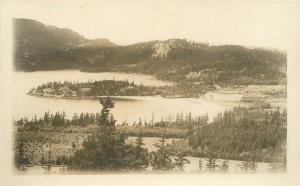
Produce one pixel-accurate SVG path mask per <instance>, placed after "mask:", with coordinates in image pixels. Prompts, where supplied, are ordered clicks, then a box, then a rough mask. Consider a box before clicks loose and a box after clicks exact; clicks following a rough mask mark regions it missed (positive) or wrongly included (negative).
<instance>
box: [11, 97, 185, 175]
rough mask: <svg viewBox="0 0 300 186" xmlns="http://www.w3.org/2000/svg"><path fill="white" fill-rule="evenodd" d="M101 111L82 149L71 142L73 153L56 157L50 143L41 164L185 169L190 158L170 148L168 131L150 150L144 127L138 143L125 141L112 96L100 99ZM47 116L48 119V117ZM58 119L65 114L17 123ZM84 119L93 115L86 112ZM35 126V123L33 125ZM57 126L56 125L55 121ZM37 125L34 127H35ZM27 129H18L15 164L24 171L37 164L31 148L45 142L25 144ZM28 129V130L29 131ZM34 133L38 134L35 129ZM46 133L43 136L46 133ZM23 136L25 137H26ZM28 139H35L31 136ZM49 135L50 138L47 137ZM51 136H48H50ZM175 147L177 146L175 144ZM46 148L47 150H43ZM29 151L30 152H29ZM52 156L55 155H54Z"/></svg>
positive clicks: (108, 168) (79, 167)
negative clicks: (146, 146) (112, 113)
mask: <svg viewBox="0 0 300 186" xmlns="http://www.w3.org/2000/svg"><path fill="white" fill-rule="evenodd" d="M101 104H102V110H101V112H100V114H98V115H97V116H96V117H95V118H97V121H96V126H97V127H96V128H94V130H93V131H92V133H91V134H90V135H87V136H85V137H84V140H83V142H82V144H81V145H80V146H81V148H79V147H78V146H77V145H76V143H74V142H73V143H72V148H73V149H72V150H71V151H72V153H71V154H69V155H67V156H66V155H56V157H55V159H53V156H54V155H53V151H52V149H51V145H54V143H53V142H52V143H49V142H48V143H49V144H48V145H47V147H48V156H47V157H45V156H44V155H43V156H42V157H40V159H39V164H42V165H43V164H44V165H45V164H46V165H47V166H48V169H49V170H50V167H51V166H53V165H66V166H68V169H69V170H73V171H77V170H79V171H81V170H94V171H128V170H133V171H139V170H144V169H145V168H147V167H148V166H149V165H151V166H152V167H156V168H155V170H162V171H164V170H173V169H182V168H183V165H184V164H185V163H188V161H187V160H186V159H185V158H184V156H185V155H184V154H182V153H181V154H178V153H176V152H175V151H174V150H171V149H170V147H171V146H169V145H167V144H165V138H166V135H165V132H164V133H163V135H162V140H161V141H162V143H161V144H160V145H159V146H158V148H159V149H158V151H157V152H155V153H149V152H148V150H147V149H146V148H144V147H143V145H144V143H143V136H142V133H141V130H140V132H139V135H138V138H137V139H136V141H135V143H126V139H127V135H126V133H124V132H123V131H119V130H117V127H116V124H115V123H116V120H114V119H113V117H112V115H111V114H110V109H111V108H113V107H114V104H113V103H112V101H111V100H110V99H109V98H105V99H101ZM45 118H47V119H45ZM54 118H56V119H57V118H59V119H58V120H54V121H64V122H59V123H61V124H62V125H64V124H66V123H67V122H65V121H66V120H65V119H64V114H59V113H56V114H55V115H50V116H48V114H47V113H46V114H45V117H44V119H41V118H40V119H36V117H35V118H34V119H33V120H32V121H27V119H23V120H19V121H17V124H18V125H19V126H20V125H25V128H26V125H27V124H28V123H32V122H33V123H34V124H38V122H39V121H40V122H41V121H45V120H46V121H49V122H48V124H50V125H53V119H54ZM85 118H90V116H88V115H86V117H85ZM30 125H32V124H30ZM54 126H57V125H56V124H55V125H54ZM35 129H36V128H34V130H35ZM24 132H26V131H20V130H19V131H18V134H17V138H16V153H15V163H16V166H17V167H18V168H19V169H20V170H22V168H23V166H26V165H33V164H34V162H33V161H34V159H35V155H34V151H35V150H33V151H32V154H33V155H31V159H29V158H28V157H29V155H28V152H27V153H26V151H28V150H29V149H31V150H32V149H33V148H35V149H39V151H43V145H41V144H40V141H38V139H37V138H35V139H31V141H35V143H30V144H29V145H25V142H24V141H25V140H28V139H24V138H22V136H21V135H22V134H23V133H24ZM27 132H28V131H27ZM34 134H35V135H37V134H38V133H36V132H34ZM43 136H44V135H43ZM23 137H24V136H23ZM28 137H29V138H34V137H33V136H32V135H29V136H28ZM47 138H48V137H47ZM50 138H51V137H49V139H50ZM173 149H174V147H173ZM44 150H45V149H44ZM29 154H30V153H29ZM51 157H52V158H51Z"/></svg>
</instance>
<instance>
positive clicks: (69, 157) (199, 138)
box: [15, 99, 286, 171]
mask: <svg viewBox="0 0 300 186" xmlns="http://www.w3.org/2000/svg"><path fill="white" fill-rule="evenodd" d="M108 100H109V99H108ZM102 104H103V108H102V111H101V113H96V114H89V113H86V114H84V113H81V114H79V115H77V114H75V115H74V116H73V118H72V119H66V117H65V114H64V113H55V114H50V113H48V112H47V113H45V115H44V116H43V117H41V118H37V117H34V118H33V119H31V120H28V119H26V118H22V119H20V120H18V121H15V126H16V129H17V130H16V153H15V160H16V161H15V162H16V164H17V167H19V168H21V167H23V166H26V165H45V166H52V165H67V166H68V167H69V169H72V170H101V171H104V170H112V171H125V170H143V169H145V168H147V167H149V165H151V167H152V168H153V169H154V170H171V169H182V167H183V165H184V164H185V163H188V161H187V159H186V158H185V157H186V156H194V157H205V158H207V163H206V164H205V167H206V168H207V169H208V170H211V171H214V170H215V168H216V167H219V168H220V167H223V163H222V165H218V166H217V165H216V159H225V160H229V159H234V160H241V161H244V163H243V165H242V167H243V168H244V169H245V170H248V169H249V170H250V169H251V170H255V164H256V162H258V161H263V162H269V163H270V164H271V165H272V166H273V167H275V168H278V167H281V168H284V167H285V165H286V111H285V110H284V111H279V109H276V110H249V109H247V108H241V107H238V108H235V109H233V110H230V111H225V112H224V113H223V114H222V113H220V114H219V115H217V116H216V117H215V118H214V120H213V121H212V122H209V121H208V117H207V115H204V116H199V117H192V116H191V115H190V114H189V115H186V116H185V117H183V116H182V115H177V117H176V119H175V120H174V121H172V120H166V121H159V122H153V121H148V122H147V121H145V122H144V123H142V122H138V123H135V125H132V126H129V125H128V124H127V123H123V124H121V125H115V120H114V119H113V117H112V115H110V114H109V109H110V108H111V107H112V106H113V103H112V102H111V101H110V100H109V101H107V100H106V103H105V102H102ZM105 105H106V106H105ZM128 136H136V137H137V138H136V140H135V142H134V143H132V142H129V141H128V140H127V137H128ZM143 137H160V138H161V140H160V143H159V144H157V150H156V151H153V152H150V151H149V150H147V147H145V146H144V145H143ZM166 138H172V139H174V138H181V140H176V141H174V142H173V143H172V144H170V143H166ZM137 152H138V153H137ZM112 154H113V155H112ZM97 157H99V158H100V159H99V158H97ZM124 158H125V159H124ZM104 160H106V161H104ZM112 162H114V163H112ZM226 164H228V162H227V163H226V161H225V162H224V167H223V168H224V169H225V168H226ZM203 166H204V165H202V164H201V167H203ZM199 168H200V163H199ZM281 168H280V169H281Z"/></svg>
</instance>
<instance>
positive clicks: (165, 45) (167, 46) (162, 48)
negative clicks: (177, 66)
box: [152, 39, 190, 59]
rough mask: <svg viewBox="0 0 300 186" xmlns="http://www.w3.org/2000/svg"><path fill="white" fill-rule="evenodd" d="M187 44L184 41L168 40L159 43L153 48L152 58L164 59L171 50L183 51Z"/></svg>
mask: <svg viewBox="0 0 300 186" xmlns="http://www.w3.org/2000/svg"><path fill="white" fill-rule="evenodd" d="M189 44H190V43H189V42H188V41H186V40H185V39H169V40H166V41H159V42H158V43H156V44H155V45H154V46H153V49H154V52H153V54H152V57H153V58H160V59H166V58H167V57H168V56H169V54H170V52H171V51H172V50H173V49H175V48H176V49H180V48H182V49H184V48H186V47H188V46H189Z"/></svg>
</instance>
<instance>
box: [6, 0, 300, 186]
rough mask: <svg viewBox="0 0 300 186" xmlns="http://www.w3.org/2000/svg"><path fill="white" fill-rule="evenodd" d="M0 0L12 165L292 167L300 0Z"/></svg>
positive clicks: (239, 171)
mask: <svg viewBox="0 0 300 186" xmlns="http://www.w3.org/2000/svg"><path fill="white" fill-rule="evenodd" d="M2 5H3V6H2V7H7V11H6V12H8V13H7V14H4V13H3V15H6V17H5V18H6V19H1V22H2V21H3V20H8V21H7V22H5V23H4V21H3V22H2V24H3V25H5V28H6V29H7V30H9V34H8V35H5V36H4V35H3V37H1V38H4V37H5V38H6V39H7V40H5V44H3V47H1V54H2V53H3V54H4V53H6V54H7V55H6V56H10V57H11V58H10V60H6V58H4V57H3V58H1V63H2V62H3V64H4V62H5V63H6V65H3V64H2V66H1V70H2V71H6V72H5V73H3V75H5V74H6V75H9V78H7V80H9V81H7V82H4V81H3V87H4V86H5V85H8V84H9V88H8V89H7V90H9V93H8V95H7V98H8V97H9V99H7V102H5V101H4V102H3V105H5V104H6V103H8V102H9V103H10V107H7V108H10V109H4V107H3V113H4V112H7V113H9V114H5V116H6V117H7V118H8V120H9V121H10V123H4V122H3V123H2V124H3V125H8V126H9V128H10V130H9V131H10V132H5V133H6V135H7V136H10V137H9V139H10V140H9V143H7V144H5V145H6V146H8V148H9V149H10V150H11V153H9V154H10V156H9V160H10V161H9V163H10V164H9V165H10V167H11V168H10V169H9V170H10V171H9V174H12V176H17V177H15V179H18V177H19V176H22V177H25V178H26V177H32V176H50V175H51V176H53V175H68V176H76V175H81V176H82V175H93V176H95V175H100V176H101V175H116V176H118V175H124V176H126V175H127V176H130V175H141V176H143V175H149V176H150V175H156V176H158V175H178V176H180V175H193V176H196V177H199V176H200V177H201V176H210V177H212V178H213V177H214V176H220V175H222V176H226V175H228V176H230V175H241V176H247V175H252V176H253V175H266V177H268V176H269V175H274V174H275V175H278V177H280V176H281V175H287V173H288V170H289V164H288V162H292V161H293V160H292V159H289V156H288V152H289V148H290V146H289V145H288V140H289V134H288V130H289V131H292V130H294V129H293V128H292V127H291V128H289V127H290V126H291V125H292V124H288V121H289V122H290V120H289V119H288V116H289V117H290V110H291V112H293V110H292V109H289V107H288V93H289V91H290V90H293V89H291V87H290V86H288V85H289V83H288V82H293V81H292V80H291V81H290V78H288V77H289V74H288V71H289V70H288V65H289V64H290V63H292V62H289V60H288V59H290V56H289V55H290V54H291V56H292V55H293V54H292V52H291V53H289V50H290V47H291V46H292V45H290V43H289V42H290V41H291V39H290V38H292V34H291V35H290V36H291V37H289V36H288V35H289V32H290V30H291V29H292V28H294V27H292V26H291V25H293V24H294V23H296V18H299V17H300V16H299V13H300V11H296V8H297V7H299V4H297V3H295V4H292V3H288V2H278V1H276V2H275V1H274V2H273V1H270V2H268V1H267V2H259V1H254V2H251V3H250V2H248V1H247V2H241V1H224V2H215V1H213V2H206V1H194V0H190V1H189V0H188V1H177V0H176V1H169V0H167V1H159V0H155V1H147V0H142V1H133V0H124V1H99V2H95V1H75V2H71V1H61V2H58V1H52V0H46V1H43V2H38V1H34V0H32V1H29V2H28V3H25V2H22V1H18V0H15V1H12V2H9V1H3V4H2ZM4 5H5V6H4ZM3 10H4V8H3ZM8 10H10V11H8ZM279 14H280V16H278V15H279ZM292 16H295V17H294V18H295V19H291V17H292ZM296 16H298V17H296ZM288 20H290V21H288ZM298 25H299V24H298ZM3 30H4V29H3ZM1 31H2V30H1ZM1 33H4V32H1ZM298 33H299V32H298ZM8 38H10V39H8ZM298 38H299V37H298ZM294 42H295V41H294ZM3 43H4V42H3ZM4 45H5V46H4ZM9 46H10V48H11V50H9V51H10V52H8V53H7V52H5V51H6V49H5V48H7V47H9ZM298 49H299V48H298ZM7 51H8V50H7ZM4 56H5V55H4ZM291 58H292V57H291ZM2 59H5V61H4V60H3V61H2ZM7 59H9V58H7ZM1 87H2V85H1ZM294 92H296V91H294ZM1 96H2V95H1ZM2 98H5V96H4V94H3V96H2ZM295 101H296V100H295ZM292 102H293V101H292ZM1 109H2V108H1ZM4 110H6V111H4ZM291 115H293V113H292V114H291ZM6 117H5V118H6ZM2 119H4V117H3V118H2ZM294 121H295V120H294ZM298 129H299V128H298ZM295 131H296V130H295ZM298 134H299V132H298ZM291 136H293V134H291ZM298 137H299V136H298ZM1 143H2V144H3V145H4V143H5V141H2V142H1ZM295 148H296V147H295ZM297 153H298V152H297ZM297 157H298V158H300V156H299V154H298V155H297ZM297 162H299V161H296V162H295V163H297ZM294 166H296V164H294ZM290 170H292V169H290ZM32 178H34V177H32ZM170 181H171V180H170ZM211 181H212V180H211ZM216 182H217V181H216ZM212 183H213V182H212ZM8 185H9V184H8ZM12 185H18V184H17V181H16V182H15V184H12ZM264 185H265V184H264Z"/></svg>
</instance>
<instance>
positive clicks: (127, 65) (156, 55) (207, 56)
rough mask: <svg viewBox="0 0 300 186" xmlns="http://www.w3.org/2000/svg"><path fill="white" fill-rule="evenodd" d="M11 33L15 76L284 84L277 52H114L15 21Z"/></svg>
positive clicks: (142, 47)
mask: <svg viewBox="0 0 300 186" xmlns="http://www.w3.org/2000/svg"><path fill="white" fill-rule="evenodd" d="M14 27H15V44H16V52H15V67H16V70H23V71H35V70H53V69H81V70H85V71H122V72H136V73H145V74H152V75H155V76H156V77H157V78H159V79H163V80H169V81H175V82H190V83H195V84H224V85H228V84H231V85H241V84H245V85H246V84H283V83H286V62H287V61H286V60H287V59H286V54H285V53H283V52H280V51H276V50H268V49H261V48H253V47H252V48H247V47H243V46H238V45H223V46H211V45H209V44H207V43H198V42H194V41H188V40H185V39H169V40H165V41H149V42H143V43H137V44H133V45H127V46H117V45H115V44H113V43H111V42H110V41H109V40H107V39H96V40H89V39H86V38H84V37H83V36H81V35H80V34H78V33H76V32H73V31H72V30H69V29H62V28H57V27H54V26H46V25H44V24H42V23H39V22H37V21H34V20H28V19H14Z"/></svg>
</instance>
